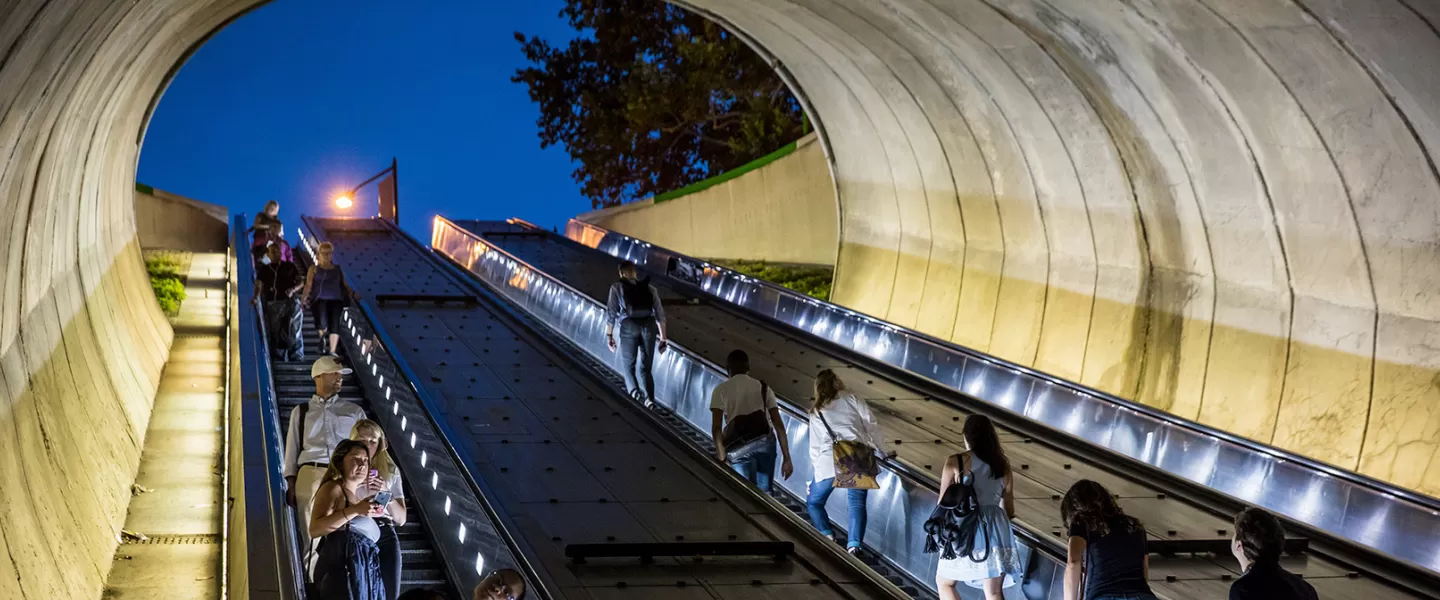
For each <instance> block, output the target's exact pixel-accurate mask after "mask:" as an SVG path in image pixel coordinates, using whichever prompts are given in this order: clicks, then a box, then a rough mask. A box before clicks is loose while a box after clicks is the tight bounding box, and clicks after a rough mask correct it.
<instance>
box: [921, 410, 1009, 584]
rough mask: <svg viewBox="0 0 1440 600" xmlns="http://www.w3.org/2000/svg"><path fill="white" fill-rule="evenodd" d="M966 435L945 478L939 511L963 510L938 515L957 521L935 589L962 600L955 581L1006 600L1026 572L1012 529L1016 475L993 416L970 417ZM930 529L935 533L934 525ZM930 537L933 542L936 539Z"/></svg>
mask: <svg viewBox="0 0 1440 600" xmlns="http://www.w3.org/2000/svg"><path fill="white" fill-rule="evenodd" d="M964 433H965V450H966V451H965V452H963V453H960V454H956V455H954V456H951V457H950V458H949V459H947V460H946V461H945V470H944V472H943V473H942V474H941V476H940V507H941V508H942V509H943V508H945V507H960V508H952V509H950V510H948V511H942V510H937V511H936V512H937V514H938V513H942V512H948V513H949V515H948V516H949V517H950V519H951V521H952V523H951V524H950V527H948V531H947V532H946V533H945V534H942V535H940V536H939V540H940V543H941V544H942V545H943V546H944V548H943V551H942V553H941V555H940V564H939V565H938V566H937V567H936V571H935V585H936V588H937V591H938V592H939V593H940V600H960V595H959V594H958V593H957V592H956V591H955V583H956V582H965V583H966V584H968V585H970V586H972V587H977V588H982V589H984V590H985V598H986V600H1001V598H1002V597H1003V596H1002V595H1001V594H1002V592H1001V590H1003V589H1004V588H1006V587H1009V586H1012V585H1015V583H1016V582H1018V581H1020V578H1021V575H1022V574H1023V565H1021V564H1020V553H1019V548H1017V547H1016V545H1015V534H1014V533H1013V532H1012V531H1011V530H1010V519H1013V518H1015V484H1014V474H1013V473H1011V471H1010V461H1009V460H1007V459H1006V458H1005V450H1004V449H1003V448H1001V446H1000V436H999V434H997V433H996V432H995V425H994V424H993V423H991V422H990V419H989V418H987V417H985V416H983V415H970V417H969V418H967V419H965V429H964ZM931 521H932V523H933V522H934V521H935V518H932V519H931ZM926 528H927V530H928V529H931V526H930V523H927V527H926ZM931 539H932V542H931V543H932V544H933V543H934V540H935V539H936V537H935V536H934V535H932V538H931ZM935 549H936V548H929V547H927V548H926V550H927V551H933V550H935ZM1007 576H1008V577H1007Z"/></svg>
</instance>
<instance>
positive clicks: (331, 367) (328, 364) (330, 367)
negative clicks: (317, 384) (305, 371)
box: [310, 356, 353, 379]
mask: <svg viewBox="0 0 1440 600" xmlns="http://www.w3.org/2000/svg"><path fill="white" fill-rule="evenodd" d="M352 372H353V371H351V370H350V369H347V368H345V366H344V365H342V364H340V361H338V360H335V357H333V356H322V357H320V358H319V359H317V360H316V361H315V364H313V365H310V378H311V379H314V378H316V377H319V376H321V375H327V374H330V373H339V374H341V375H349V374H350V373H352Z"/></svg>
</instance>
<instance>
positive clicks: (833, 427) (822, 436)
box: [805, 369, 885, 554]
mask: <svg viewBox="0 0 1440 600" xmlns="http://www.w3.org/2000/svg"><path fill="white" fill-rule="evenodd" d="M832 432H833V433H834V435H833V437H832V435H831V433H832ZM837 439H839V440H844V441H852V442H860V443H862V444H865V445H867V446H869V447H871V448H872V449H874V450H875V452H876V453H877V454H885V440H884V436H882V435H881V434H880V424H879V423H877V422H875V417H874V415H871V414H870V407H869V406H868V405H866V404H865V401H864V400H861V399H859V398H857V397H855V394H853V393H851V392H850V391H849V390H847V389H845V382H843V381H841V380H840V377H839V376H837V375H835V372H834V371H831V370H830V369H825V370H824V371H821V372H819V373H818V374H816V375H815V401H814V403H813V404H811V405H810V465H811V466H812V467H813V468H814V469H815V473H814V476H813V477H812V478H811V480H810V494H809V497H808V498H806V500H805V508H806V510H808V511H809V512H810V522H811V523H813V524H814V525H815V528H816V529H819V530H820V533H823V534H825V535H826V536H828V537H830V539H832V540H835V541H836V542H837V543H838V542H839V541H840V540H839V539H838V538H836V536H835V532H834V530H833V529H832V528H831V527H830V517H829V516H828V514H827V513H826V512H825V503H826V502H827V501H829V500H830V493H831V492H834V491H835V442H836V440H837ZM867 492H869V490H861V489H849V490H846V499H847V500H848V501H849V505H850V522H849V525H850V529H849V532H848V533H849V535H848V539H847V540H846V542H845V549H846V551H848V552H850V553H851V554H856V553H858V552H860V547H861V545H862V542H863V541H864V539H865V518H866V512H865V497H866V494H867Z"/></svg>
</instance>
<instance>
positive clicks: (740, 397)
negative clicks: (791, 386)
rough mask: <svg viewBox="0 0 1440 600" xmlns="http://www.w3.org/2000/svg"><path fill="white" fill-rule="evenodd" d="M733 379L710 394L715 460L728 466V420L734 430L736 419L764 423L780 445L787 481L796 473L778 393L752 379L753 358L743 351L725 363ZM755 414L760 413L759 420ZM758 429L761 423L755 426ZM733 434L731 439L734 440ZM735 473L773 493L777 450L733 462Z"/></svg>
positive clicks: (781, 471)
mask: <svg viewBox="0 0 1440 600" xmlns="http://www.w3.org/2000/svg"><path fill="white" fill-rule="evenodd" d="M725 367H726V369H727V370H728V371H730V378H729V379H726V380H725V381H722V382H720V385H717V386H715V389H713V390H711V391H710V414H711V415H712V418H711V422H710V433H711V435H712V436H713V438H714V440H715V458H718V459H720V462H727V461H726V459H727V458H728V456H727V453H728V452H729V450H730V449H728V448H726V447H725V441H726V438H725V433H726V432H725V431H724V428H723V427H722V426H723V425H725V423H726V421H727V419H728V420H729V421H730V425H731V426H735V425H737V423H736V419H740V418H742V417H743V418H747V419H753V420H760V421H764V422H765V423H766V424H768V426H769V428H770V430H771V431H773V432H774V433H775V437H776V439H778V441H779V445H780V453H781V456H783V457H784V460H783V461H782V462H781V464H780V475H781V476H783V477H784V478H786V479H789V478H790V473H792V472H793V471H794V470H795V467H794V465H792V464H791V463H790V441H789V440H788V439H786V436H785V423H784V421H782V420H781V419H780V407H779V406H777V405H776V404H775V392H774V390H771V389H770V388H769V386H766V385H765V384H763V383H761V382H760V380H758V379H755V378H754V377H751V376H750V375H749V373H750V356H749V355H748V354H745V351H744V350H735V351H732V352H731V353H730V355H729V356H728V357H726V359H725ZM756 413H759V414H758V416H757V415H756ZM755 426H757V427H758V423H757V424H756V425H755ZM733 435H734V434H733V433H732V437H733ZM733 466H734V468H735V471H736V472H738V473H740V475H742V476H744V477H745V478H746V479H749V480H750V481H752V482H754V483H755V485H756V486H757V487H759V488H760V489H761V490H764V491H766V492H769V491H770V479H771V477H772V476H773V475H774V473H775V447H774V445H773V444H772V445H771V446H770V447H769V448H768V449H765V450H759V451H756V452H753V453H751V454H750V455H749V456H747V457H744V458H741V459H738V460H735V461H733Z"/></svg>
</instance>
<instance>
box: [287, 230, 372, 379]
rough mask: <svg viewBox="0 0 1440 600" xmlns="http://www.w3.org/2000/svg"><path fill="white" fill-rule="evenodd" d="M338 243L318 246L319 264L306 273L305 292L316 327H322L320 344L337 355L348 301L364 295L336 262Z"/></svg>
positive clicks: (320, 328)
mask: <svg viewBox="0 0 1440 600" xmlns="http://www.w3.org/2000/svg"><path fill="white" fill-rule="evenodd" d="M334 255H335V246H334V245H332V244H331V243H330V242H322V243H321V244H320V246H319V247H317V248H316V249H315V264H314V265H311V266H310V270H309V272H307V273H306V274H305V292H304V294H303V295H302V296H301V297H302V298H304V301H305V305H306V306H308V307H310V314H312V315H314V317H315V328H316V329H319V330H320V343H321V344H322V345H324V346H325V348H326V351H327V352H329V353H330V354H335V349H336V347H338V346H339V345H340V328H341V327H342V325H341V321H342V320H343V316H342V315H343V313H344V311H345V304H346V303H347V302H348V301H349V300H351V299H354V300H359V299H360V294H357V293H355V290H352V289H350V286H349V284H347V283H346V282H345V271H344V270H342V269H341V268H340V265H337V264H335V263H334V261H333V260H332V258H333V257H334Z"/></svg>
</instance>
